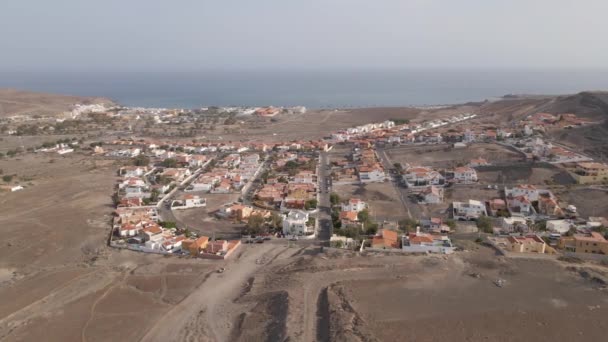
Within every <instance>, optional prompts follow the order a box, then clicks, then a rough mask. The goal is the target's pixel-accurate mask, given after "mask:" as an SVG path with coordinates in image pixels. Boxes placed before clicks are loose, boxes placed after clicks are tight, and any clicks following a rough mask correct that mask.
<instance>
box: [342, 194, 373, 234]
mask: <svg viewBox="0 0 608 342" xmlns="http://www.w3.org/2000/svg"><path fill="white" fill-rule="evenodd" d="M367 208H368V205H367V203H366V202H364V201H362V200H361V199H359V198H351V199H349V200H348V201H347V202H346V203H342V204H341V206H340V216H339V218H340V222H341V225H342V227H350V226H356V227H361V228H362V227H363V226H362V222H359V213H360V212H362V211H363V210H365V209H367Z"/></svg>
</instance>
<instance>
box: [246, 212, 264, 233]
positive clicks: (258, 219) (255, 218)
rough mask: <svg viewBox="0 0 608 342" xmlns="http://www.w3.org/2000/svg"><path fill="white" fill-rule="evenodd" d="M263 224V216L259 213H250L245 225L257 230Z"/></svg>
mask: <svg viewBox="0 0 608 342" xmlns="http://www.w3.org/2000/svg"><path fill="white" fill-rule="evenodd" d="M263 224H264V218H263V217H262V216H260V215H251V216H249V219H247V227H248V228H250V229H253V230H258V229H260V228H261V227H262V225H263Z"/></svg>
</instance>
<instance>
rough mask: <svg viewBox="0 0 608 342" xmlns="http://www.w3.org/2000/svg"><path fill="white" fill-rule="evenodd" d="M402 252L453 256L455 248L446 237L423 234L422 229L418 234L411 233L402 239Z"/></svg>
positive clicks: (417, 229)
mask: <svg viewBox="0 0 608 342" xmlns="http://www.w3.org/2000/svg"><path fill="white" fill-rule="evenodd" d="M401 244H402V247H401V248H402V250H403V251H405V252H408V253H438V254H452V253H454V247H453V246H452V241H451V240H450V238H449V237H447V236H446V235H434V234H427V233H421V232H420V227H417V228H416V233H409V234H407V235H404V236H403V237H402V241H401Z"/></svg>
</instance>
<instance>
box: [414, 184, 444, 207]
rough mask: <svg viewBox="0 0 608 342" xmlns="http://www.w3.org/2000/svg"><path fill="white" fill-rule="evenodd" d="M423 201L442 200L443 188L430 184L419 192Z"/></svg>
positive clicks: (438, 201)
mask: <svg viewBox="0 0 608 342" xmlns="http://www.w3.org/2000/svg"><path fill="white" fill-rule="evenodd" d="M420 198H421V199H422V202H423V203H429V204H437V203H441V202H443V188H440V187H437V186H434V185H430V186H428V187H427V188H425V189H424V190H422V192H421V193H420Z"/></svg>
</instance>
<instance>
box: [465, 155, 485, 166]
mask: <svg viewBox="0 0 608 342" xmlns="http://www.w3.org/2000/svg"><path fill="white" fill-rule="evenodd" d="M488 165H490V163H488V161H487V160H486V159H485V158H481V157H479V158H475V159H471V161H470V162H469V164H468V166H469V167H479V166H488Z"/></svg>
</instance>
